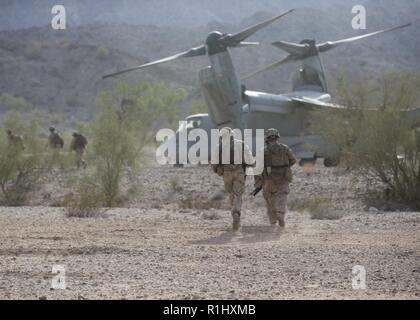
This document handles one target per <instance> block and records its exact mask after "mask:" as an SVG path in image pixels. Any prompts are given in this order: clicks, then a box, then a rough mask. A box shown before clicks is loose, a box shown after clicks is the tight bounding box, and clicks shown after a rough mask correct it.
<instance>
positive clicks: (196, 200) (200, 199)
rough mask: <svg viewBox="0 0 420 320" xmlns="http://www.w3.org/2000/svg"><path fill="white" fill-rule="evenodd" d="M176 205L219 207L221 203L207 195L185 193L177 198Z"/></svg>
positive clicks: (203, 208)
mask: <svg viewBox="0 0 420 320" xmlns="http://www.w3.org/2000/svg"><path fill="white" fill-rule="evenodd" d="M178 207H179V208H180V209H198V210H209V209H212V208H214V209H221V208H222V203H221V202H220V201H214V200H212V199H209V197H208V196H207V195H192V194H187V195H184V196H182V197H181V198H179V199H178Z"/></svg>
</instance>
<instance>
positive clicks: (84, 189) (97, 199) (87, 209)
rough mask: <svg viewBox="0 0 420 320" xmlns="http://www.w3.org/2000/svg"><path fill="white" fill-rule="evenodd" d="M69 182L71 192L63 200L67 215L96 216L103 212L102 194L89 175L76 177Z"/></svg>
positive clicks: (78, 216) (75, 216)
mask: <svg viewBox="0 0 420 320" xmlns="http://www.w3.org/2000/svg"><path fill="white" fill-rule="evenodd" d="M70 184H71V186H72V188H73V192H71V193H70V194H68V195H66V196H65V199H64V202H63V205H64V207H65V208H66V215H67V217H74V218H96V217H99V216H101V215H102V214H103V213H104V212H105V210H104V209H103V203H104V196H103V194H102V192H101V191H100V188H99V186H98V185H97V183H96V182H95V181H94V180H92V178H91V177H89V176H85V177H82V178H79V177H78V178H76V179H75V180H73V181H71V182H70Z"/></svg>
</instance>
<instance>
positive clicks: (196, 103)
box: [188, 100, 208, 114]
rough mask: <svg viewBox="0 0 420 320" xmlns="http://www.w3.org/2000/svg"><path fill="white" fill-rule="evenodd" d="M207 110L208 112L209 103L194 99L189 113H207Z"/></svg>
mask: <svg viewBox="0 0 420 320" xmlns="http://www.w3.org/2000/svg"><path fill="white" fill-rule="evenodd" d="M207 112H208V108H207V105H206V103H205V102H204V101H202V100H193V101H191V102H190V104H189V105H188V113H189V114H196V113H207Z"/></svg>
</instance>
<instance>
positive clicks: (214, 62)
mask: <svg viewBox="0 0 420 320" xmlns="http://www.w3.org/2000/svg"><path fill="white" fill-rule="evenodd" d="M293 11H294V9H292V10H289V11H287V12H285V13H283V14H281V15H278V16H275V17H273V18H271V19H268V20H266V21H263V22H261V23H258V24H256V25H254V26H251V27H249V28H246V29H244V30H242V31H240V32H238V33H235V34H225V33H221V32H219V31H213V32H211V33H210V34H209V35H208V36H207V39H206V41H205V44H203V45H201V46H198V47H195V48H192V49H190V50H187V51H185V52H181V53H178V54H175V55H173V56H170V57H167V58H164V59H160V60H156V61H153V62H150V63H146V64H143V65H140V66H136V67H132V68H129V69H125V70H121V71H118V72H115V73H111V74H108V75H105V76H103V78H104V79H105V78H109V77H114V76H117V75H120V74H123V73H126V72H130V71H134V70H139V69H143V68H147V67H150V66H153V65H157V64H161V63H165V62H169V61H172V60H175V59H180V58H191V57H197V56H204V55H207V56H208V57H209V60H210V66H208V67H207V68H204V69H202V70H200V72H199V80H200V85H201V88H202V92H203V95H204V98H205V101H206V104H207V107H208V111H209V113H208V114H198V115H191V116H189V117H187V118H186V121H185V122H184V125H183V126H181V127H180V128H179V129H178V132H177V135H176V139H177V141H178V138H179V136H180V132H181V131H183V130H186V131H187V134H188V130H191V129H196V128H201V129H204V130H206V131H207V132H208V133H209V135H208V136H209V137H211V135H210V130H211V129H214V128H222V127H231V128H233V129H241V130H243V129H253V132H254V134H255V129H267V128H277V129H278V130H279V131H280V134H281V136H282V142H284V143H286V144H287V145H289V146H290V147H291V148H292V149H293V151H294V152H295V154H296V156H297V157H298V158H299V159H301V163H303V162H304V161H314V160H315V159H316V158H317V157H322V158H324V164H325V165H334V164H335V163H336V158H337V157H338V155H337V148H336V147H335V146H333V145H331V144H328V143H326V142H325V141H323V140H322V139H321V138H320V137H319V136H315V135H312V134H311V133H310V131H309V121H310V114H309V112H310V111H311V110H313V109H316V108H318V109H319V108H332V109H340V108H345V107H342V106H339V105H335V104H332V103H331V95H330V94H329V93H328V89H327V84H326V81H325V74H324V68H323V64H322V61H321V58H320V56H319V53H320V52H325V51H328V50H330V49H332V48H335V47H336V46H338V45H340V44H344V43H348V42H351V41H355V40H360V39H363V38H367V37H371V36H375V35H378V34H381V33H385V32H390V31H394V30H396V29H400V28H404V27H407V26H409V25H404V26H399V27H396V28H390V29H385V30H381V31H377V32H374V33H370V34H366V35H362V36H358V37H353V38H349V39H345V40H339V41H335V42H326V43H323V44H320V45H317V44H315V42H314V41H312V40H304V41H302V42H301V43H300V44H293V43H289V42H281V41H279V42H275V43H274V45H276V46H277V47H279V48H281V49H283V50H285V51H287V52H288V53H289V54H290V55H289V56H288V57H287V58H286V59H284V60H282V61H279V62H276V63H274V64H271V65H270V66H268V67H266V68H264V69H262V70H259V71H257V72H255V73H253V74H251V75H249V76H247V77H246V78H245V79H247V78H249V77H251V76H255V75H256V74H259V73H260V72H263V71H265V70H268V69H271V68H274V67H277V66H279V65H281V64H284V63H287V62H293V61H302V68H301V69H300V70H299V73H298V77H297V79H296V81H295V83H294V87H293V92H291V93H287V94H270V93H265V92H256V91H250V90H246V89H245V87H244V86H243V85H241V82H240V80H239V78H238V76H237V73H236V70H235V68H234V65H233V62H232V58H231V54H230V48H236V47H248V46H254V45H258V44H259V43H258V42H245V41H244V40H246V39H247V38H248V37H250V36H251V35H253V34H254V33H256V32H257V31H258V30H260V29H262V28H264V27H266V26H267V25H269V24H270V23H272V22H274V21H276V20H278V19H280V18H282V17H284V16H286V15H288V14H290V13H291V12H293ZM245 79H243V80H245ZM417 111H419V112H418V113H416V116H420V109H419V110H417ZM184 136H185V135H184ZM209 140H210V139H209ZM253 141H254V146H251V147H253V149H255V139H253ZM194 144H195V142H188V148H189V147H190V146H191V145H194ZM210 146H211V142H210V141H209V152H208V155H210V154H211V152H210ZM177 149H178V148H177ZM254 151H255V150H254ZM177 159H179V158H178V157H177ZM206 160H209V159H206Z"/></svg>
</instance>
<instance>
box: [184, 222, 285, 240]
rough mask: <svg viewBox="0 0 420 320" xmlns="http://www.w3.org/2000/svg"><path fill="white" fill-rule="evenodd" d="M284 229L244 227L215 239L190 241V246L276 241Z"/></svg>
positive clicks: (228, 231) (226, 232)
mask: <svg viewBox="0 0 420 320" xmlns="http://www.w3.org/2000/svg"><path fill="white" fill-rule="evenodd" d="M283 233H284V229H282V228H279V227H277V226H275V227H273V226H244V227H242V228H241V229H240V230H239V231H238V232H233V231H231V230H227V231H225V232H223V233H221V234H219V235H218V236H216V237H212V238H209V239H203V240H195V241H190V242H189V244H190V245H223V244H228V243H244V244H246V243H257V242H268V241H277V240H279V239H280V237H281V236H282V234H283Z"/></svg>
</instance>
